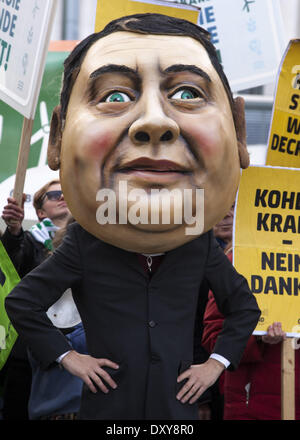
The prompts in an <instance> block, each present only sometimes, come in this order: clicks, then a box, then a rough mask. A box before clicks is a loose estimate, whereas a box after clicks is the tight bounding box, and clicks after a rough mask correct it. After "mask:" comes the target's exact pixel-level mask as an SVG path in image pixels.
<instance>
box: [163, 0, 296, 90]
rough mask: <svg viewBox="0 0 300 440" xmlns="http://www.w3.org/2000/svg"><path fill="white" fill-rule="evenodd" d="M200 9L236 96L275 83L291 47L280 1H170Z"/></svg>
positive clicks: (201, 22) (200, 19)
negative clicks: (288, 44)
mask: <svg viewBox="0 0 300 440" xmlns="http://www.w3.org/2000/svg"><path fill="white" fill-rule="evenodd" d="M168 1H173V2H175V3H179V4H184V5H190V6H200V7H201V11H200V13H199V18H198V24H199V25H200V26H201V27H204V28H205V29H206V30H207V31H209V32H210V34H211V41H212V43H213V44H214V45H215V47H216V48H217V50H218V53H219V58H220V61H221V63H222V65H223V67H224V70H225V72H226V76H227V78H228V80H229V83H230V86H231V88H232V90H233V91H234V92H236V91H238V90H243V89H248V88H251V87H256V86H260V85H263V84H268V83H272V82H274V80H275V79H276V75H277V71H278V66H279V64H280V61H281V58H282V55H283V53H284V50H285V48H286V46H287V43H288V40H287V37H286V36H285V30H284V25H283V20H282V16H281V9H280V3H279V0H168Z"/></svg>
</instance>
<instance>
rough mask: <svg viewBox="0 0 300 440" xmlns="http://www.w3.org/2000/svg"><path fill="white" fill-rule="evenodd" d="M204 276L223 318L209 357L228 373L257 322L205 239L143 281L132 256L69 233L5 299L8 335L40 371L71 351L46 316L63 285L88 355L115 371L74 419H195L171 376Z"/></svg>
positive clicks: (188, 341)
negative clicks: (227, 365)
mask: <svg viewBox="0 0 300 440" xmlns="http://www.w3.org/2000/svg"><path fill="white" fill-rule="evenodd" d="M204 278H205V279H206V280H207V281H208V283H209V286H210V288H211V289H212V291H213V292H214V294H215V297H216V301H217V304H218V307H219V308H220V311H221V312H222V313H223V315H224V316H225V317H226V319H225V324H224V328H223V331H222V332H221V334H220V336H219V338H218V341H217V343H216V347H215V352H216V353H218V354H220V355H222V356H224V357H225V358H227V359H228V360H229V361H230V362H231V368H235V367H236V366H237V364H238V362H239V360H240V358H241V355H242V352H243V350H244V347H245V345H246V342H247V340H248V337H249V336H250V334H251V333H252V331H253V329H254V328H255V326H256V323H257V320H258V318H259V314H260V312H259V309H258V307H257V303H256V300H255V298H254V296H253V295H252V293H251V292H250V291H249V288H248V284H247V282H246V280H245V279H244V278H243V277H242V276H241V275H239V274H238V273H237V272H236V271H235V270H234V268H233V266H232V265H231V263H230V262H229V261H228V259H227V257H226V256H225V255H224V254H223V251H222V250H221V249H220V248H219V246H218V245H217V243H216V241H215V240H214V238H213V235H212V232H209V233H206V234H204V235H202V236H200V237H199V238H197V239H195V240H193V241H192V242H190V243H187V244H185V245H183V246H181V247H179V248H177V249H175V250H172V251H170V252H168V253H167V254H166V255H165V257H164V259H163V261H162V263H161V265H160V267H159V268H158V270H157V271H156V272H155V274H154V275H153V277H152V278H151V280H150V279H149V278H148V276H147V274H146V273H145V271H144V270H143V268H142V267H141V265H140V263H139V261H138V258H137V255H136V254H134V253H130V252H127V251H124V250H122V249H119V248H117V247H114V246H111V245H109V244H106V243H104V242H102V241H101V240H99V239H97V238H95V237H94V236H92V235H91V234H89V233H88V232H86V231H85V230H84V229H82V228H81V227H80V226H79V225H78V224H76V223H75V224H73V225H71V226H70V227H69V231H68V233H67V235H66V237H65V240H64V242H63V244H62V245H61V246H60V247H59V248H58V249H57V250H56V252H55V253H54V255H53V256H52V257H50V258H48V259H47V260H46V261H45V262H44V263H42V264H41V265H40V266H39V267H38V268H37V269H35V270H34V271H33V272H31V273H30V274H29V275H27V276H26V277H25V278H24V279H23V280H22V281H21V283H20V284H19V285H18V286H17V287H16V288H15V289H14V290H13V291H12V292H11V294H10V295H9V296H8V297H7V299H6V309H7V313H8V315H9V317H10V319H11V321H12V323H13V325H14V326H15V328H16V330H17V331H18V332H19V333H21V334H23V335H24V337H25V338H26V339H27V341H28V344H29V345H30V347H31V349H32V350H33V352H34V353H35V354H36V356H37V357H39V359H40V360H41V364H42V365H43V366H44V367H47V366H48V365H49V364H50V363H51V362H53V361H54V360H55V359H56V358H57V357H58V356H59V355H61V354H62V353H64V352H66V351H67V350H69V349H70V346H69V344H68V342H67V340H66V339H65V337H64V336H63V335H62V333H61V332H59V331H58V330H57V329H56V328H55V327H53V326H52V324H51V323H50V321H49V320H48V318H47V316H46V313H45V312H46V310H47V309H48V308H49V306H50V305H51V304H53V303H54V302H55V301H56V300H57V299H58V298H59V297H60V295H61V294H62V293H63V292H64V291H65V290H66V289H67V288H68V287H72V291H73V296H74V299H75V302H76V304H77V307H78V310H79V312H80V315H81V318H82V322H83V325H84V328H85V332H86V339H87V345H88V351H89V353H90V354H91V355H92V356H94V357H97V358H108V359H110V360H112V361H114V362H117V363H118V364H119V365H120V368H119V370H110V369H107V370H108V371H109V373H110V374H111V375H112V377H113V378H114V380H115V381H116V382H117V384H118V388H117V389H116V390H111V391H110V392H109V393H108V394H104V393H102V392H101V391H98V393H96V394H93V393H92V392H90V391H89V389H88V388H87V387H84V391H83V398H82V406H81V411H80V416H81V418H83V419H119V420H120V419H123V420H124V419H135V420H137V419H152V420H154V419H156V420H157V419H169V420H190V419H196V418H197V412H196V405H190V404H188V403H187V404H182V403H180V402H179V401H177V400H176V393H177V392H178V390H179V388H180V387H181V386H182V383H181V384H179V385H178V384H177V382H176V379H177V377H178V374H180V373H181V372H182V371H184V370H185V369H187V368H188V367H189V366H190V365H191V364H192V362H193V333H194V323H195V316H196V309H197V302H198V292H199V289H200V285H201V282H202V280H203V279H204Z"/></svg>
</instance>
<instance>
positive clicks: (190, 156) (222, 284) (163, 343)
mask: <svg viewBox="0 0 300 440" xmlns="http://www.w3.org/2000/svg"><path fill="white" fill-rule="evenodd" d="M48 162H49V166H50V167H51V168H52V169H58V168H60V178H61V182H62V188H63V192H64V196H65V198H66V201H67V203H68V206H69V207H70V211H71V212H72V215H73V216H74V218H75V219H76V221H77V222H76V223H75V224H72V225H70V226H69V228H68V232H67V234H66V236H65V238H64V241H63V243H62V245H61V246H60V247H59V248H58V249H57V250H56V251H55V252H54V254H53V256H51V257H50V258H49V259H47V261H45V262H44V263H43V264H42V265H41V266H40V267H39V268H38V269H36V270H34V271H33V272H32V273H31V274H29V275H28V276H27V277H26V278H25V279H23V280H22V281H21V283H20V284H19V285H18V286H17V287H16V288H15V289H14V290H13V291H12V292H11V294H10V295H9V296H8V297H7V299H6V309H7V313H8V315H9V317H10V319H11V320H12V322H13V325H14V326H15V327H16V329H17V331H19V332H20V333H22V335H24V337H25V338H26V340H27V341H28V344H29V345H30V347H31V349H32V351H33V352H34V353H35V356H36V357H39V359H40V361H41V365H43V366H44V367H45V368H47V367H48V366H49V365H50V364H51V363H53V362H56V361H57V362H61V364H62V365H63V367H64V368H65V369H67V370H68V371H69V372H71V373H72V374H75V375H77V376H79V377H81V378H82V379H83V381H84V383H85V385H84V389H83V395H82V403H81V409H80V418H81V419H119V420H120V419H123V420H124V419H135V420H137V419H152V420H153V419H170V420H192V419H195V420H196V419H197V405H196V401H197V399H199V397H200V396H201V394H202V393H203V392H204V391H205V390H206V389H207V388H208V387H209V386H210V385H212V384H213V383H214V382H215V381H216V380H217V378H218V377H219V375H220V374H221V373H222V371H223V370H224V368H226V367H228V368H230V369H234V368H236V367H237V365H238V363H239V360H240V358H241V356H242V353H243V350H244V347H245V345H246V343H247V340H248V338H249V336H250V335H251V333H252V331H253V329H254V328H255V326H256V323H257V321H258V318H259V316H260V311H259V309H258V307H257V303H256V300H255V298H254V296H253V295H252V293H251V292H250V290H249V287H248V284H247V282H246V280H245V278H244V277H242V276H241V275H239V274H238V273H237V272H236V271H235V269H234V268H233V267H232V265H231V264H230V262H229V261H228V259H227V258H226V257H225V256H224V253H223V251H222V250H221V249H220V247H219V246H218V244H217V243H216V241H215V239H214V237H213V233H212V227H213V226H214V224H216V223H217V222H218V221H219V220H220V219H221V218H223V217H224V215H225V214H226V212H227V211H228V210H229V208H230V206H231V205H232V203H233V200H234V198H235V194H236V190H237V187H238V183H239V178H240V166H242V167H247V165H248V163H249V158H248V153H247V149H246V145H245V120H244V107H243V101H242V100H241V99H239V98H238V99H236V100H233V98H232V95H231V92H230V88H229V85H228V82H227V80H226V77H225V75H224V73H223V70H222V67H221V66H220V64H219V62H218V59H217V55H216V51H215V49H214V47H213V46H212V44H211V43H210V41H209V34H208V33H207V32H206V31H205V30H203V29H201V28H200V27H198V26H196V25H194V24H192V23H189V22H187V21H185V20H181V19H176V18H172V17H168V16H163V15H160V14H137V15H134V16H129V17H122V18H120V19H118V20H115V21H113V22H111V23H109V24H108V25H107V26H106V27H105V29H104V30H103V31H102V32H99V33H96V34H93V35H91V36H89V37H87V38H86V39H85V40H83V41H82V42H81V43H80V44H79V45H77V46H76V48H75V49H74V50H73V52H72V53H71V54H70V56H69V57H68V59H67V60H66V62H65V71H64V80H63V86H62V93H61V104H60V105H59V106H58V107H57V108H56V109H55V110H54V112H53V117H52V121H51V132H50V141H49V149H48ZM124 188H125V189H126V191H125V190H124ZM154 189H156V190H157V189H159V190H161V189H165V190H167V191H168V192H171V191H173V190H177V191H173V201H172V202H171V203H170V206H171V208H170V209H171V215H170V219H169V222H167V223H166V222H164V221H163V220H162V215H163V214H164V213H165V210H166V204H165V203H161V204H159V205H158V207H157V205H155V206H156V208H155V209H156V211H155V212H154V214H155V216H154V217H155V218H156V219H157V218H159V221H158V222H157V221H156V222H151V221H148V222H147V221H143V222H136V221H133V220H132V218H135V219H136V216H135V217H134V216H133V215H132V214H133V211H134V210H135V209H136V206H135V204H134V201H133V200H132V197H131V196H132V195H133V194H135V195H139V196H140V199H139V210H140V212H145V211H146V210H147V208H149V205H151V204H152V202H153V199H154V198H155V196H154V193H153V191H152V190H154ZM197 189H201V190H204V222H203V227H202V228H200V229H201V230H199V231H198V233H197V234H196V235H195V234H193V233H187V226H189V225H190V217H189V218H187V219H186V218H184V221H182V222H181V223H178V222H177V221H176V219H177V218H178V217H177V215H178V211H180V210H183V209H184V206H183V205H184V202H183V199H182V197H181V196H182V194H183V193H184V191H186V190H194V193H193V198H192V210H191V211H192V213H193V214H195V212H196V214H197V211H199V204H198V199H197V194H198V193H197V192H196V191H195V190H197ZM101 190H105V191H106V194H107V195H108V197H110V196H111V194H112V193H113V194H114V195H115V202H116V203H115V208H116V213H115V218H114V216H112V217H111V218H110V217H109V216H108V217H107V220H108V221H105V220H106V219H105V218H103V217H105V216H104V215H103V213H104V211H103V210H102V208H101V207H102V206H103V204H101V203H99V201H100V202H101V201H102V202H104V203H105V200H101V197H102V196H103V193H102V192H101ZM127 190H128V191H129V192H128V191H127ZM99 191H100V193H99ZM105 191H104V192H105ZM131 191H132V192H131ZM128 194H130V196H129V195H128ZM109 210H110V214H112V213H113V210H112V211H111V206H108V211H109ZM198 213H199V212H198ZM201 213H202V214H203V211H202V212H200V214H201ZM100 214H101V215H100ZM151 214H153V213H151ZM157 214H159V215H157ZM148 220H149V219H148ZM141 263H144V266H143V265H142V264H141ZM204 279H205V280H206V281H207V283H208V284H209V287H210V288H211V289H212V290H213V292H214V294H215V297H216V301H217V303H218V306H219V308H220V310H222V313H223V314H224V316H225V321H224V328H223V331H222V332H221V334H220V336H219V338H218V340H217V342H216V345H215V349H214V353H213V354H212V355H211V356H210V358H209V359H208V360H207V361H206V362H204V363H202V364H194V363H193V342H194V341H193V334H194V323H195V318H196V309H197V303H198V297H199V295H201V284H202V281H203V280H204ZM68 287H71V288H72V292H73V296H74V300H75V303H76V305H77V308H78V311H79V313H80V316H81V319H82V323H83V326H84V329H85V334H86V340H87V347H88V353H89V355H83V354H80V353H77V352H76V351H75V350H72V347H70V345H69V344H68V342H67V340H66V338H65V337H64V336H63V335H62V334H61V333H60V332H59V331H57V330H56V329H55V328H54V327H53V325H52V324H51V322H50V321H49V319H48V317H47V314H46V310H47V309H48V308H49V306H51V304H53V303H54V302H56V301H57V300H58V299H59V297H60V296H61V294H62V292H64V291H65V290H66V289H67V288H68ZM197 319H202V316H197Z"/></svg>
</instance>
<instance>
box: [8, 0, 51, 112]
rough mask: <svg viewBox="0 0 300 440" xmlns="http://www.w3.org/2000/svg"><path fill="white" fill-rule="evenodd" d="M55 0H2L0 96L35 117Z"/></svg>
mask: <svg viewBox="0 0 300 440" xmlns="http://www.w3.org/2000/svg"><path fill="white" fill-rule="evenodd" d="M55 6H56V0H1V2H0V99H2V100H3V101H4V102H5V103H6V104H8V105H9V106H11V107H12V108H14V109H15V110H17V111H18V112H19V113H21V114H22V115H23V116H24V117H25V118H27V119H34V113H35V108H36V103H37V98H38V94H39V90H40V85H41V80H42V74H43V70H44V65H45V59H46V54H47V50H48V44H49V38H50V33H51V24H52V21H53V17H54V11H55Z"/></svg>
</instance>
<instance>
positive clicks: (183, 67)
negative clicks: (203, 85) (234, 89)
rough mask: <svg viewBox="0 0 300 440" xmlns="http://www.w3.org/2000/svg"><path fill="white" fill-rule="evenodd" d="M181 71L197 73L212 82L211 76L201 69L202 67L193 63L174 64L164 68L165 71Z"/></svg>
mask: <svg viewBox="0 0 300 440" xmlns="http://www.w3.org/2000/svg"><path fill="white" fill-rule="evenodd" d="M179 72H191V73H195V74H196V75H199V76H201V77H202V78H204V79H205V80H206V81H208V82H211V78H210V76H209V75H208V74H207V73H206V72H204V70H202V69H200V67H197V66H194V65H193V64H173V65H172V66H169V67H167V68H166V69H165V70H164V73H179Z"/></svg>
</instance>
